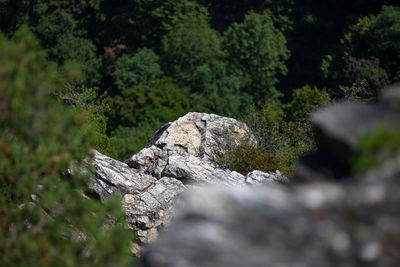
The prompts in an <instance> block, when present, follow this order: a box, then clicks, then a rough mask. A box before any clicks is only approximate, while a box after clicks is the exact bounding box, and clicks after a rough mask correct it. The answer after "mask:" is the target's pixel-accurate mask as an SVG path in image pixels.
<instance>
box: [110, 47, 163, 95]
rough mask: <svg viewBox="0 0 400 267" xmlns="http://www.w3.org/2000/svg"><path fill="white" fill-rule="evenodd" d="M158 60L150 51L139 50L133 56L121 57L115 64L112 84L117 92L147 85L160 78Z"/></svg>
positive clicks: (146, 49)
mask: <svg viewBox="0 0 400 267" xmlns="http://www.w3.org/2000/svg"><path fill="white" fill-rule="evenodd" d="M159 61H160V59H159V57H158V56H157V54H155V53H154V52H153V51H152V50H151V49H148V48H143V49H139V50H138V51H137V52H136V54H135V55H133V56H129V55H126V54H125V55H123V56H121V57H120V58H119V59H118V60H117V61H116V64H115V71H114V73H113V77H114V84H115V86H116V87H117V88H118V89H119V90H123V89H124V88H131V87H134V86H138V85H140V84H141V85H147V84H148V83H149V82H150V81H151V80H154V79H157V78H159V77H161V75H162V70H161V68H160V64H159V63H160V62H159Z"/></svg>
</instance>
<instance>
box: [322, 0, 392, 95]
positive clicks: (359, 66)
mask: <svg viewBox="0 0 400 267" xmlns="http://www.w3.org/2000/svg"><path fill="white" fill-rule="evenodd" d="M399 16H400V7H393V6H384V7H383V8H382V10H381V12H380V13H379V14H377V15H369V16H365V17H360V18H359V19H358V20H357V22H356V23H355V24H353V25H351V26H350V27H349V29H348V30H347V32H346V33H345V34H344V37H343V38H342V39H341V46H342V47H341V49H340V50H337V51H336V53H335V54H333V55H327V56H326V57H325V59H324V60H323V65H322V70H323V71H324V74H325V76H326V77H329V78H330V79H331V80H333V81H334V82H335V83H339V84H341V86H339V88H340V90H339V93H343V92H345V97H346V96H350V97H352V98H354V97H356V98H362V99H364V100H370V99H376V95H377V92H378V91H379V90H380V89H381V88H383V87H384V86H386V85H387V84H389V83H390V82H392V81H396V80H398V79H400V68H399V67H398V62H397V61H398V60H397V57H398V56H399V52H398V51H399V49H400V34H399V32H400V22H399V20H398V17H399ZM377 44H379V45H377ZM351 91H353V92H351Z"/></svg>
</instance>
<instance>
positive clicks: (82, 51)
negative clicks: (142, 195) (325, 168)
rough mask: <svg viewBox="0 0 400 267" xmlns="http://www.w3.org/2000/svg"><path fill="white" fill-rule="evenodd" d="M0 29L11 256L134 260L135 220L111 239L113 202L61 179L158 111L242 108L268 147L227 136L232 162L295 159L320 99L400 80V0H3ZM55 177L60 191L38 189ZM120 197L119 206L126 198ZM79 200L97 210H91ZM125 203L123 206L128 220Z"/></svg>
mask: <svg viewBox="0 0 400 267" xmlns="http://www.w3.org/2000/svg"><path fill="white" fill-rule="evenodd" d="M0 30H1V34H0V42H1V51H0V60H1V65H0V119H1V121H0V122H1V124H0V127H1V132H0V167H1V169H0V171H1V172H0V175H1V177H0V178H1V179H2V180H0V181H1V183H0V186H1V197H0V204H1V206H0V215H1V216H2V220H1V222H0V226H1V229H2V230H1V232H0V234H1V237H3V238H4V239H5V240H6V241H7V242H1V245H0V252H2V253H1V254H2V255H10V256H8V258H6V260H8V262H5V264H6V265H9V264H10V263H12V262H18V260H20V259H21V258H24V257H25V254H24V253H27V254H31V255H37V256H38V257H37V258H35V257H33V258H34V259H36V260H39V259H41V260H43V261H44V262H46V260H48V261H50V263H51V260H53V259H54V255H58V256H57V257H61V256H62V255H63V257H65V258H62V259H61V258H58V259H57V257H55V259H56V261H55V262H54V263H56V262H57V260H58V261H59V260H63V262H66V261H67V263H68V258H70V264H71V265H74V264H75V263H76V262H75V260H76V259H78V260H77V262H79V263H80V265H82V264H83V262H82V261H83V260H85V262H86V263H87V264H88V265H96V264H98V265H106V264H105V263H107V262H111V264H115V263H116V261H114V260H115V259H116V258H117V257H119V258H118V259H119V260H121V262H127V261H129V256H127V255H128V254H129V253H128V252H127V251H126V249H125V250H124V248H123V247H125V245H124V244H126V243H124V242H125V241H126V242H129V240H131V237H130V235H129V234H124V230H123V229H124V227H120V228H118V227H117V228H115V227H114V228H113V231H114V232H113V236H114V237H113V238H111V237H110V236H111V235H109V236H106V235H104V236H99V235H100V234H99V233H100V232H101V231H100V232H99V231H97V230H98V229H99V228H100V227H101V225H102V222H103V220H102V218H103V219H104V218H105V217H107V216H106V215H107V214H106V212H105V211H104V208H103V207H100V206H98V205H97V204H93V202H90V203H91V204H90V205H89V207H88V203H89V202H88V200H87V199H86V200H85V199H81V200H79V199H80V198H79V197H77V195H76V192H75V191H74V192H75V193H74V194H72V193H71V192H72V191H71V190H72V189H73V188H84V187H82V184H84V181H85V180H84V178H83V177H81V178H79V179H78V178H76V179H75V180H74V179H73V181H74V182H73V183H71V182H68V183H65V177H67V176H68V175H66V174H65V170H66V168H67V166H68V164H69V163H70V162H71V160H72V159H74V160H77V159H81V158H84V157H85V156H86V155H87V151H89V148H95V149H97V150H99V151H100V152H102V153H103V154H106V155H109V156H111V157H114V158H116V159H119V160H125V159H126V158H128V157H129V156H131V155H133V154H134V153H136V152H137V151H138V150H139V149H141V148H142V147H143V146H144V144H145V143H146V141H147V139H148V138H149V137H150V136H151V135H152V134H153V133H154V132H155V131H156V130H157V129H158V128H159V127H160V126H162V125H163V124H165V123H167V122H169V121H173V120H175V119H177V118H178V117H180V116H182V115H184V114H185V113H187V112H189V111H197V112H208V113H215V114H218V115H223V116H229V117H233V118H237V119H239V120H242V121H244V122H246V123H247V124H248V125H249V126H250V128H251V129H252V130H253V132H254V133H255V135H256V137H257V141H258V146H257V147H255V146H253V145H251V144H250V143H246V142H245V141H244V142H243V144H242V146H240V147H239V148H238V147H227V148H226V151H225V152H226V153H222V154H221V155H220V158H219V159H220V161H221V162H223V163H224V164H226V165H227V166H228V167H229V168H231V169H236V170H238V171H240V172H242V173H246V172H247V171H249V170H252V169H256V168H257V169H262V170H265V171H268V170H276V169H280V170H281V171H283V172H284V173H285V174H290V172H291V170H292V169H293V166H294V163H295V161H296V159H297V158H298V157H299V156H300V155H302V154H304V153H306V152H307V151H310V150H312V149H314V141H313V136H312V131H311V127H310V124H309V122H308V118H307V115H308V113H309V112H310V111H311V110H313V109H314V108H316V107H318V106H320V105H322V104H326V103H329V102H333V101H337V100H338V99H349V100H360V101H375V100H376V97H377V95H378V93H379V91H380V90H381V89H382V88H383V87H385V86H386V85H388V84H390V83H393V82H395V81H398V80H400V65H399V62H400V3H399V1H396V0H369V1H366V0H364V1H363V0H355V1H345V0H335V1H333V0H326V1H317V0H296V1H294V0H280V1H278V0H248V1H243V0H240V1H238V0H230V1H226V0H219V1H217V0H198V1H193V0H126V1H122V0H53V1H44V0H35V1H30V0H12V1H10V0H0ZM38 137H40V138H38ZM27 177H28V178H29V179H27ZM46 179H50V180H46ZM69 179H70V178H69ZM38 181H40V182H38ZM46 181H47V182H48V186H49V187H48V188H58V191H57V192H56V194H50V193H49V194H47V195H46V194H44V193H43V192H45V190H44V189H43V188H42V187H45V188H46V186H47V184H46ZM55 181H58V183H59V184H58V187H57V186H55ZM38 183H39V184H40V188H39V189H33V188H36V187H37V186H38ZM66 187H68V188H70V187H71V190H64V189H65V188H66ZM35 190H36V191H37V192H36V191H35ZM35 192H36V193H35ZM49 192H50V191H49ZM53 193H54V192H53ZM32 195H33V196H41V201H40V203H41V204H40V206H41V207H42V208H43V209H44V211H45V212H47V213H49V214H50V215H51V217H52V218H55V220H54V223H53V224H52V225H53V226H52V227H54V228H51V227H50V228H51V229H50V230H49V228H48V227H49V225H48V224H46V223H43V222H42V221H41V219H43V216H44V215H43V214H42V213H40V214H42V215H43V216H42V215H39V213H38V212H37V210H36V209H31V208H29V207H28V206H27V207H26V213H23V212H22V211H25V209H22V211H21V206H20V205H22V204H21V203H27V199H30V200H31V198H32ZM30 200H29V201H30ZM46 201H47V202H46ZM68 202H69V203H71V206H70V207H69V209H65V204H63V205H61V206H62V207H63V208H62V210H63V212H64V213H65V212H67V214H70V216H68V215H63V216H59V215H60V213H59V212H58V213H57V211H59V209H57V206H55V204H54V203H68ZM35 203H38V202H35ZM46 203H47V204H46ZM83 203H85V204H83ZM115 203H118V201H114V202H113V201H111V202H110V204H107V205H109V207H110V208H109V209H108V210H109V211H111V210H113V211H115V210H118V208H115V207H116V206H118V204H115ZM72 204H73V205H72ZM107 205H106V206H107ZM61 206H60V207H61ZM83 206H85V208H87V209H89V210H90V212H91V213H93V214H98V215H97V217H96V218H97V219H96V220H98V221H96V224H93V220H94V219H93V218H89V217H87V216H86V215H84V214H87V212H88V210H86V209H83V208H82V207H83ZM68 212H69V213H68ZM121 214H122V213H121V211H120V210H119V211H118V212H117V211H115V214H114V218H117V219H118V220H123V215H121ZM78 215H79V216H80V217H79V216H78ZM27 216H28V217H29V218H32V216H33V217H34V218H36V217H37V221H36V222H33V221H34V220H33V221H31V222H30V224H31V225H35V226H37V227H38V228H34V229H35V231H36V232H33V233H32V229H33V228H32V227H30V228H29V227H28V228H29V229H30V230H29V231H28V230H27V229H28V228H27V226H26V225H25V226H24V225H23V224H21V228H20V229H19V228H18V227H16V225H15V224H13V222H16V221H19V222H23V221H24V218H26V217H27ZM35 216H36V217H35ZM82 216H83V217H84V218H86V219H85V220H83V221H79V220H78V219H77V218H82ZM85 216H86V217H85ZM73 218H75V219H76V220H77V221H74V220H75V219H73ZM117 219H116V221H118V220H117ZM75 223H76V224H75ZM71 224H72V225H75V226H76V225H78V228H79V229H80V230H79V231H81V232H82V233H86V234H87V236H93V239H88V240H85V242H83V243H84V244H80V245H76V242H75V241H76V240H75V241H74V240H73V238H72V239H71V240H70V242H72V243H71V244H74V246H70V245H65V242H66V241H65V239H62V241H60V240H61V239H59V236H58V237H57V235H56V234H55V233H56V232H58V233H59V232H60V230H59V229H63V230H61V232H63V231H66V232H68V231H71V233H70V236H76V235H77V231H76V229H77V228H74V227H70V226H71ZM94 225H95V226H94ZM13 227H14V228H15V227H16V228H15V229H14V228H13ZM46 227H47V228H46ZM44 228H46V229H47V230H49V231H47V230H46V231H45V230H43V229H44ZM10 229H11V230H10ZM38 229H39V230H38ZM40 229H42V230H43V232H40ZM55 229H58V230H57V231H55ZM68 229H69V230H68ZM38 231H39V232H38ZM10 233H11V234H10ZM38 233H39V234H43V233H47V234H49V233H51V234H50V237H51V238H52V239H51V240H53V241H52V243H51V242H50V243H48V241H49V235H47V236H42V237H43V242H42V243H40V242H38V237H37V236H35V234H36V235H38ZM88 233H89V234H88ZM24 238H26V240H27V241H26V244H25V245H26V246H25V247H24V248H21V246H20V244H21V240H22V241H23V240H25V239H24ZM75 239H76V238H75ZM78 239H79V238H78ZM32 240H33V241H32ZM90 240H92V241H90ZM99 240H103V241H104V242H103V243H102V242H99ZM105 240H107V241H105ZM110 240H114V243H112V244H114V245H113V246H114V249H113V248H112V246H110V243H108V244H106V242H110ZM124 240H125V241H124ZM80 241H82V240H80ZM60 242H61V243H62V244H64V245H65V246H64V245H63V246H64V248H63V249H64V251H65V253H64V254H62V255H61V254H59V251H60V250H59V244H60ZM74 242H75V243H74ZM90 242H92V243H90ZM78 243H79V242H78ZM37 244H42V245H43V246H42V247H40V246H37ZM88 247H91V251H92V253H89V252H88V251H87V248H88ZM126 247H128V246H126ZM67 248H68V249H67ZM85 249H86V250H85ZM33 251H35V252H33ZM43 251H45V252H46V253H48V255H49V256H48V258H46V257H44V258H43V257H42V256H40V255H42V254H43V253H44V252H43ZM82 251H85V252H84V253H83V252H82ZM96 251H99V252H101V253H102V255H103V257H101V258H98V257H97V256H96V255H99V254H96V253H95V252H96ZM35 253H37V254H35ZM68 253H70V254H68ZM46 255H47V254H46ZM71 255H74V256H71ZM76 255H79V256H76ZM121 255H123V257H122V256H121ZM120 256H121V257H120ZM48 261H47V262H46V263H47V264H49V262H48ZM7 263H8V264H7ZM66 265H68V264H66Z"/></svg>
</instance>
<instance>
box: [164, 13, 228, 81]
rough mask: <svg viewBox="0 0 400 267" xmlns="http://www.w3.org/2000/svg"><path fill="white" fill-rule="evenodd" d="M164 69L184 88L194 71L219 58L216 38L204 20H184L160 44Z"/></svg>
mask: <svg viewBox="0 0 400 267" xmlns="http://www.w3.org/2000/svg"><path fill="white" fill-rule="evenodd" d="M162 54H163V62H164V69H166V70H168V73H169V74H170V75H171V76H173V77H175V78H177V79H178V80H179V81H182V82H183V83H184V84H188V83H189V81H190V80H191V76H192V75H193V72H194V71H195V69H196V68H197V67H198V66H200V65H203V64H206V63H208V62H210V61H211V60H213V59H217V58H218V57H220V56H221V55H222V52H221V48H220V37H219V35H218V34H217V32H216V31H214V30H213V29H212V28H211V27H210V25H209V24H208V21H207V20H205V19H196V18H192V19H187V20H185V21H184V22H183V23H180V24H178V25H176V26H175V27H174V28H173V30H171V31H170V32H169V33H168V34H167V35H166V36H165V37H164V39H163V40H162Z"/></svg>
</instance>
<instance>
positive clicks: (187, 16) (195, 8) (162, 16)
mask: <svg viewBox="0 0 400 267" xmlns="http://www.w3.org/2000/svg"><path fill="white" fill-rule="evenodd" d="M151 14H152V17H154V18H155V19H156V20H157V21H159V23H160V31H161V32H163V33H164V34H165V33H169V32H171V31H173V30H174V29H175V27H176V26H177V25H179V24H182V23H186V22H188V21H198V22H200V23H202V22H207V21H208V20H209V18H208V11H207V8H206V7H204V6H202V5H199V4H198V3H197V1H191V0H166V1H162V4H161V5H159V6H158V7H157V8H155V9H154V10H153V11H152V12H151Z"/></svg>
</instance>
